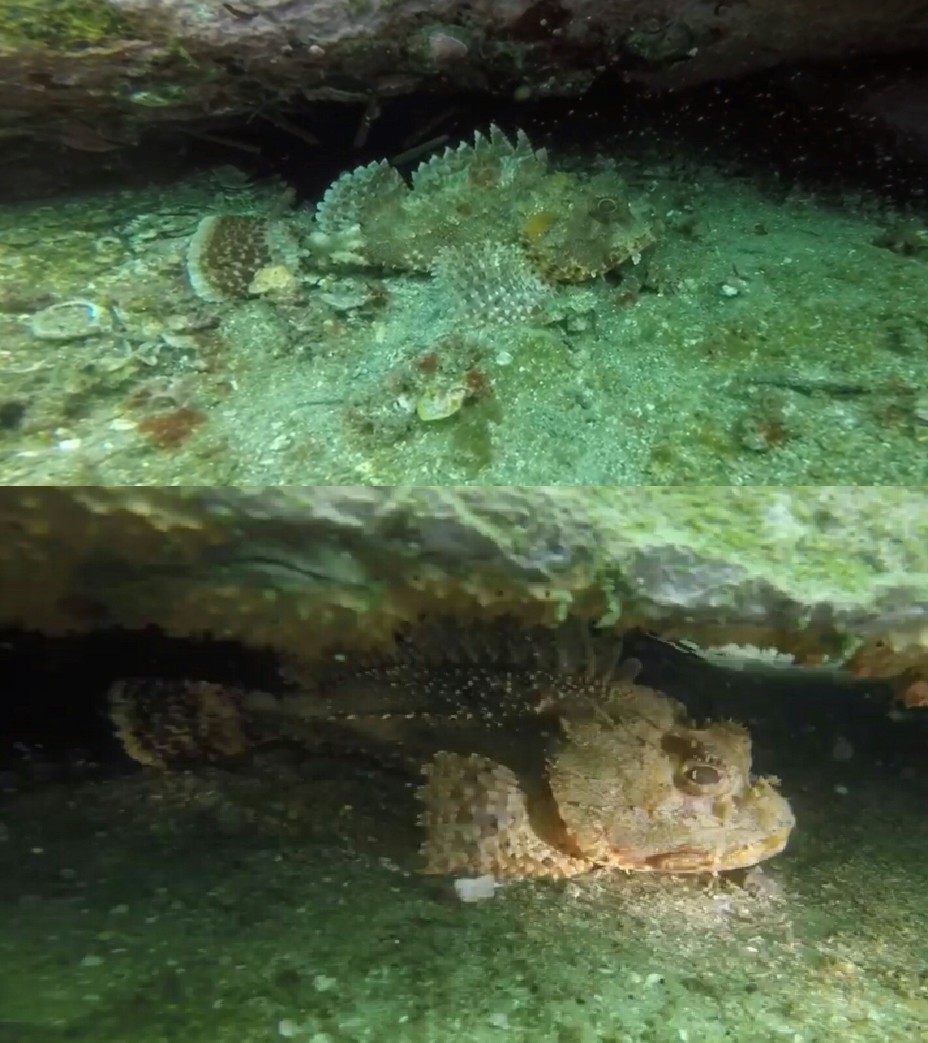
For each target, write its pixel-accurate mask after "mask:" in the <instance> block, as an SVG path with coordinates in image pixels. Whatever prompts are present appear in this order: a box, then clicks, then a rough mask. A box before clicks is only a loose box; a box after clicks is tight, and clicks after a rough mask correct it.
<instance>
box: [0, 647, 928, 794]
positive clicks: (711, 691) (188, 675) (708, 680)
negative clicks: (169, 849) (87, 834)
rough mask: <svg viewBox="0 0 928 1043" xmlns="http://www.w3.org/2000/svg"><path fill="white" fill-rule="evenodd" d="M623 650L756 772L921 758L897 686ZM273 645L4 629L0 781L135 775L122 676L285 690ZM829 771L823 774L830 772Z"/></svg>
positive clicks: (920, 740)
mask: <svg viewBox="0 0 928 1043" xmlns="http://www.w3.org/2000/svg"><path fill="white" fill-rule="evenodd" d="M623 645H624V649H625V654H627V655H630V656H633V657H635V658H637V659H639V660H640V661H641V663H642V671H641V674H640V677H639V681H640V683H643V684H646V685H649V686H651V687H654V688H657V689H659V690H661V691H663V692H665V693H667V694H668V695H671V696H673V697H674V698H677V699H679V700H680V701H681V702H683V703H684V705H685V706H686V707H687V710H688V711H689V713H690V715H691V716H692V717H693V718H694V719H696V720H708V719H722V718H728V717H730V718H732V719H734V720H737V721H739V722H741V723H743V724H745V725H746V726H747V727H748V729H749V731H750V733H751V736H752V738H753V750H754V768H755V770H756V771H757V772H758V773H761V774H764V773H773V774H776V775H779V776H781V777H782V779H783V781H784V786H785V787H786V788H787V789H788V788H789V784H790V778H791V776H793V775H794V774H795V777H796V778H797V780H798V779H801V778H802V776H803V775H804V770H803V769H804V768H805V767H806V766H807V765H808V763H810V762H814V763H816V764H817V765H819V766H822V765H826V766H828V765H831V767H833V769H834V772H835V774H836V778H837V777H838V776H839V775H842V776H843V775H846V774H847V771H848V769H849V768H853V769H854V772H855V774H860V775H866V773H867V772H869V771H871V770H872V771H877V772H879V773H881V774H883V773H889V774H891V775H893V776H895V777H898V778H899V780H900V783H904V782H905V781H906V780H907V779H909V778H911V777H912V776H913V773H914V772H915V771H916V768H917V766H918V765H919V764H921V763H922V761H923V758H924V749H925V743H926V740H928V734H926V733H928V714H923V713H922V714H920V713H918V712H917V711H913V712H909V713H906V714H903V713H901V712H899V711H898V710H896V709H894V708H893V706H894V704H893V697H892V689H891V687H890V685H889V684H886V683H883V682H879V681H855V680H853V679H850V678H848V677H846V676H844V675H842V674H841V673H840V672H834V671H826V670H821V669H816V668H808V669H806V668H800V667H777V668H773V667H769V666H767V667H757V668H751V667H747V668H741V669H731V668H725V667H720V666H718V665H716V664H714V663H710V662H708V661H706V660H704V659H702V658H701V657H699V656H697V655H694V654H693V653H692V652H690V651H688V650H684V649H680V648H677V647H675V646H672V645H670V644H667V643H665V642H662V641H660V640H658V639H656V638H654V637H652V636H650V635H648V634H645V633H639V632H633V633H631V634H628V635H626V636H625V638H624V639H623ZM279 668H280V663H279V660H278V656H277V655H276V653H275V652H274V651H273V650H270V649H259V648H250V647H248V646H246V645H244V644H242V643H240V642H237V641H229V640H217V639H212V638H210V637H208V636H204V637H202V638H197V639H189V638H177V637H171V636H168V635H166V634H165V633H164V632H163V631H161V630H159V629H158V628H156V627H149V628H146V629H143V630H126V629H119V628H109V629H103V630H100V631H96V632H93V633H89V634H85V635H66V636H49V635H45V634H41V633H37V632H34V631H24V630H15V629H7V630H5V631H3V632H2V633H0V690H2V692H3V697H2V699H0V780H2V784H3V785H17V784H18V783H19V782H20V781H27V782H29V783H40V782H45V781H49V782H52V781H54V782H60V781H62V780H68V779H72V778H73V779H78V778H84V777H88V776H90V777H95V776H98V775H104V776H106V775H109V774H114V773H115V774H119V773H122V772H125V771H129V770H134V762H132V761H131V760H130V759H129V758H128V756H127V755H126V754H125V753H124V751H123V750H122V748H121V745H120V743H119V742H118V740H117V738H116V736H115V735H114V732H113V729H112V725H111V723H110V721H109V718H108V713H107V705H106V693H107V690H108V689H109V687H110V686H111V685H112V684H113V682H114V681H117V680H119V679H120V678H125V677H153V678H161V679H168V680H170V679H194V680H204V681H210V682H213V683H219V684H227V685H232V686H236V687H240V688H245V689H260V690H264V691H268V692H272V693H275V694H278V695H279V694H281V693H283V692H285V691H286V690H287V689H288V688H292V685H288V684H287V683H286V682H285V681H284V679H283V678H282V676H281V673H280V669H279ZM828 770H829V769H828V768H827V767H826V774H827V773H828Z"/></svg>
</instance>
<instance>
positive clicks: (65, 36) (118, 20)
mask: <svg viewBox="0 0 928 1043" xmlns="http://www.w3.org/2000/svg"><path fill="white" fill-rule="evenodd" d="M131 32H132V21H131V19H129V18H127V17H126V16H125V15H124V14H123V13H122V12H120V11H118V10H117V9H116V8H115V7H114V6H113V4H111V3H108V2H107V0H54V2H53V3H49V0H5V2H4V3H3V5H2V7H0V41H2V42H5V43H9V44H16V45H20V46H21V45H23V44H30V43H32V44H44V45H46V46H48V47H54V48H56V49H58V50H64V51H70V50H81V49H82V48H85V47H99V46H101V45H104V44H107V43H110V42H115V41H117V40H120V39H125V38H127V37H129V36H131Z"/></svg>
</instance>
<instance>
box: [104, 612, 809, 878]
mask: <svg viewBox="0 0 928 1043" xmlns="http://www.w3.org/2000/svg"><path fill="white" fill-rule="evenodd" d="M637 668H638V664H637V663H636V662H634V661H629V660H624V661H623V659H622V655H621V640H620V638H619V637H618V636H617V635H616V634H614V633H611V632H606V631H595V630H591V629H590V628H588V627H587V626H586V625H585V624H583V623H579V622H576V621H573V622H569V623H567V624H563V625H561V626H559V627H556V628H545V627H534V628H524V627H521V626H519V625H518V624H516V623H515V622H511V621H507V620H499V621H496V622H493V623H481V624H472V625H464V624H456V623H445V622H441V621H439V622H438V623H435V624H430V625H420V626H417V627H414V628H411V629H409V630H407V631H405V632H403V633H401V634H399V635H397V639H396V641H395V643H394V645H393V646H392V647H391V648H390V649H388V650H386V651H384V652H382V653H381V652H378V653H365V654H355V653H352V652H350V651H344V652H341V653H334V654H333V655H331V656H329V657H327V658H326V659H325V660H324V661H322V662H319V663H318V664H316V666H315V668H314V669H313V670H312V671H311V673H310V678H309V683H308V684H307V685H306V686H305V687H304V689H303V690H302V691H300V692H298V693H294V694H290V695H285V696H282V697H278V696H273V695H268V694H266V693H255V692H242V691H236V690H232V689H226V688H224V687H223V686H218V685H210V684H208V683H206V682H181V683H178V682H167V681H163V682H157V681H155V682H152V681H146V680H139V679H132V680H127V681H123V682H118V683H117V685H115V686H114V689H113V691H112V693H111V699H110V703H111V707H112V712H113V719H114V721H115V723H116V726H117V731H118V732H119V734H120V735H121V737H122V738H123V742H124V745H125V747H126V749H127V751H128V752H129V753H130V754H131V755H133V756H134V757H135V758H136V759H137V760H140V761H142V762H144V763H148V764H156V765H159V766H162V767H169V766H172V765H173V764H176V763H191V762H194V763H195V762H196V761H197V760H198V759H199V760H200V761H203V760H217V759H227V758H235V757H237V756H242V755H245V754H246V753H247V751H248V749H249V748H251V747H252V746H254V745H256V744H257V745H260V744H264V743H268V742H279V741H287V742H298V743H301V744H310V745H311V744H312V743H313V742H314V741H318V740H319V737H320V736H322V735H325V736H326V737H327V740H328V741H331V738H332V736H333V734H334V735H341V736H343V737H345V739H346V744H345V749H346V751H348V750H349V749H350V747H351V745H352V744H361V745H363V746H364V747H365V748H366V749H368V750H370V749H375V750H376V749H378V748H379V749H382V750H384V751H388V750H389V751H392V754H393V755H398V756H400V758H401V759H402V760H403V761H404V762H405V763H406V764H407V765H413V766H415V767H416V768H417V769H418V770H420V771H421V776H422V782H421V785H420V788H419V797H420V799H421V806H422V814H421V823H422V826H423V829H424V842H423V846H422V854H423V858H424V870H425V872H428V873H441V874H444V873H447V874H458V875H461V874H471V873H474V874H477V875H483V874H492V875H493V876H495V877H497V878H519V877H545V876H548V877H564V876H573V875H578V874H580V873H584V872H587V871H589V870H591V869H594V868H597V867H602V868H609V869H621V870H625V871H631V872H657V873H705V872H710V873H714V872H719V871H724V870H730V869H738V868H743V867H745V866H750V865H754V864H756V863H757V862H760V861H763V860H765V859H767V858H770V857H771V856H773V855H775V854H778V853H779V852H780V851H782V850H783V848H784V847H785V845H786V842H787V840H788V837H789V834H790V831H791V830H792V827H793V825H794V818H793V815H792V811H791V810H790V807H789V804H788V802H787V800H786V799H785V798H784V797H783V796H782V795H781V794H780V793H779V791H778V788H777V782H776V780H775V779H772V778H756V777H754V776H753V775H752V773H751V739H750V736H749V734H748V732H747V731H746V730H745V729H744V728H743V727H741V726H740V725H738V724H735V723H733V722H730V721H724V722H708V723H696V722H694V721H693V720H691V719H690V718H689V716H688V715H687V712H686V709H685V707H684V706H683V704H682V703H680V702H679V701H678V700H676V699H673V698H671V697H670V696H668V695H665V694H664V693H662V692H659V691H657V690H656V689H653V688H649V687H647V686H645V685H642V684H639V683H637V681H636V679H635V675H636V672H637ZM333 727H334V728H335V731H334V732H333V731H332V728H333ZM346 755H347V753H346Z"/></svg>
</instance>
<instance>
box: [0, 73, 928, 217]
mask: <svg viewBox="0 0 928 1043" xmlns="http://www.w3.org/2000/svg"><path fill="white" fill-rule="evenodd" d="M923 65H924V59H923V57H922V56H921V55H919V54H912V55H905V54H903V55H895V56H892V57H889V58H880V57H875V58H860V59H856V58H855V59H851V60H848V61H843V62H836V63H832V64H818V65H807V66H784V67H781V68H775V69H773V70H770V71H766V72H763V73H758V74H754V75H751V76H747V77H744V78H742V79H738V80H733V81H729V82H720V83H708V84H705V85H701V86H699V87H695V88H688V89H685V90H677V91H666V92H660V93H659V92H656V91H653V90H651V89H649V88H647V87H646V86H643V85H642V84H640V83H636V82H634V81H633V80H628V79H627V78H625V77H623V76H619V75H616V74H614V73H606V74H604V75H602V76H601V77H600V78H599V79H598V80H597V81H596V83H595V84H594V85H593V87H592V88H591V89H590V90H588V91H587V92H586V93H584V94H583V95H581V96H579V97H563V98H559V97H549V98H541V99H531V100H513V99H512V98H507V97H499V96H496V95H492V94H489V93H484V92H472V93H442V92H441V91H435V92H431V93H425V92H419V93H413V94H409V95H405V96H402V97H397V98H388V99H384V100H383V101H382V104H381V107H380V113H379V115H378V116H377V118H376V119H374V120H373V121H371V122H370V124H369V126H368V125H367V124H366V123H365V106H364V105H357V104H349V103H344V102H318V101H317V102H313V103H308V102H305V101H304V102H302V103H301V102H299V101H296V100H294V101H292V102H289V101H286V100H282V101H280V103H279V104H278V105H276V106H264V107H262V108H260V109H258V110H257V111H256V112H254V113H250V114H248V115H245V116H232V117H204V118H203V119H201V120H194V121H191V122H188V123H184V124H175V123H161V124H159V123H153V124H152V125H150V126H148V127H146V128H144V129H142V130H141V131H140V133H139V137H138V142H137V144H135V145H134V146H114V148H113V149H112V151H102V152H89V151H88V152H82V151H79V150H75V149H74V148H69V147H66V146H64V145H60V144H57V143H52V142H49V141H44V140H35V141H32V140H30V139H27V138H18V139H14V140H13V141H12V143H10V144H9V145H8V148H7V150H6V154H5V157H4V161H3V163H2V164H0V195H3V196H7V197H10V198H30V197H33V196H35V195H39V196H42V195H54V194H56V193H57V192H73V191H84V190H90V191H93V190H97V189H99V188H101V187H103V186H106V185H108V184H109V185H120V186H130V185H132V184H145V183H149V182H151V181H152V180H153V179H154V180H157V181H165V182H170V181H171V180H173V179H175V178H178V177H183V176H186V175H188V174H190V173H192V172H194V171H197V170H201V169H205V168H211V167H216V166H222V165H231V166H234V167H237V168H238V169H240V170H242V171H243V172H245V173H247V174H249V175H251V176H253V177H256V178H259V179H260V178H265V177H270V176H278V177H280V178H281V179H282V180H283V181H284V182H286V183H287V184H288V185H290V186H292V187H293V189H294V190H295V192H296V195H297V198H298V200H300V201H314V200H316V199H318V198H319V197H320V196H321V194H322V192H323V191H324V189H325V188H326V187H327V186H328V185H329V184H330V183H331V182H332V180H334V178H335V177H337V176H338V174H339V173H341V172H342V171H343V170H346V169H352V168H353V167H356V166H359V165H362V164H365V163H368V162H370V161H372V160H379V159H383V158H389V159H391V160H394V159H397V158H398V157H399V158H400V159H402V157H403V156H404V155H407V154H408V155H409V157H410V158H409V160H408V162H407V163H405V164H404V163H403V162H400V164H399V166H400V169H404V168H405V169H410V168H411V167H413V166H415V164H416V163H418V162H419V161H420V160H421V159H422V158H425V157H427V156H428V155H429V154H431V153H432V152H434V151H436V150H440V149H441V148H442V147H444V146H445V145H456V144H457V143H458V142H460V141H468V140H471V139H472V137H473V133H474V131H475V129H480V128H486V127H487V126H488V125H489V124H490V123H493V122H495V123H498V124H499V125H500V126H501V127H502V128H503V129H504V130H506V131H507V132H513V131H514V130H515V129H516V128H521V129H523V130H525V131H526V133H527V134H528V135H529V137H530V138H531V140H532V141H533V143H534V144H536V145H547V146H549V147H553V148H555V149H558V148H561V149H566V150H569V151H571V152H576V153H578V154H580V155H583V154H584V152H586V151H589V152H604V153H608V154H614V155H621V154H622V152H623V151H631V150H634V151H635V152H639V153H640V152H642V150H647V149H648V148H650V147H651V146H652V145H653V147H654V150H655V158H656V160H659V159H661V158H663V159H664V160H666V159H667V158H668V157H672V155H673V152H674V151H676V153H677V154H678V155H679V156H680V157H690V158H692V159H696V160H703V161H707V162H712V163H715V164H718V165H719V166H720V167H722V168H723V169H725V170H727V171H729V172H730V173H732V174H734V175H735V176H743V177H748V178H760V179H767V180H769V181H770V182H771V189H772V190H777V186H780V188H781V189H782V191H789V190H790V189H791V188H794V187H796V186H801V187H803V188H806V189H809V190H816V189H820V190H826V191H829V192H842V191H846V192H855V191H861V190H868V191H872V192H875V193H877V194H878V195H880V196H884V197H886V198H889V199H894V200H896V201H897V202H903V203H904V202H921V201H923V200H924V195H925V187H924V186H925V180H924V176H923V175H924V168H925V165H926V163H928V145H926V140H924V138H925V135H928V130H926V131H925V135H922V134H921V133H920V132H919V133H915V134H914V135H913V134H912V133H910V132H907V131H906V130H900V129H899V127H898V126H896V125H894V122H893V120H892V119H885V118H884V116H885V114H884V113H880V112H878V111H874V110H873V109H872V107H871V106H869V104H865V103H861V98H862V97H863V96H864V95H867V94H868V93H871V92H872V93H874V94H878V93H879V90H880V89H881V88H882V86H883V85H884V84H893V83H896V82H906V80H907V78H909V77H911V78H912V79H913V80H915V79H917V77H918V73H919V70H920V69H921V68H923ZM904 115H905V114H903V116H904ZM909 131H911V128H909ZM430 143H431V147H428V146H429V145H430ZM420 146H421V148H420Z"/></svg>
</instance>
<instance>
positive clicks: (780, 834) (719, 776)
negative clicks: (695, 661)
mask: <svg viewBox="0 0 928 1043" xmlns="http://www.w3.org/2000/svg"><path fill="white" fill-rule="evenodd" d="M562 724H563V732H564V741H563V743H562V744H561V745H560V746H559V748H558V749H557V750H556V751H555V752H554V753H553V754H552V756H551V758H550V759H549V763H548V782H549V785H550V788H551V793H552V796H553V798H554V801H555V803H556V804H557V808H558V812H559V814H560V816H561V818H562V820H563V822H564V826H565V828H566V831H567V834H568V836H569V837H570V841H571V844H572V846H573V847H575V849H576V850H577V851H578V853H579V854H580V855H581V856H582V857H584V858H587V859H589V860H590V861H593V862H595V863H597V864H599V865H603V866H608V867H610V868H617V869H624V870H628V871H635V872H656V873H714V872H719V871H724V870H731V869H740V868H744V867H746V866H752V865H755V864H756V863H758V862H761V861H764V860H765V859H767V858H770V857H772V856H773V855H776V854H778V853H779V852H780V851H782V850H783V848H784V847H785V846H786V842H787V840H788V838H789V834H790V831H791V830H792V827H793V825H794V821H795V820H794V818H793V813H792V811H791V809H790V806H789V803H788V801H787V800H786V798H785V797H783V796H782V795H781V794H780V792H779V790H778V788H777V785H778V784H777V780H775V779H773V778H769V777H765V778H756V777H754V776H753V775H752V774H751V738H750V735H749V734H748V732H747V731H746V729H744V728H743V727H741V726H740V725H738V724H735V723H734V722H731V721H725V722H712V723H708V724H704V725H699V726H697V725H695V724H693V723H692V722H690V721H689V720H688V719H687V717H686V713H685V710H684V708H683V706H682V705H681V704H680V703H678V702H677V701H676V700H674V699H671V698H670V697H668V696H666V695H664V694H663V693H661V692H657V691H655V690H654V689H650V688H645V687H644V686H640V685H625V686H623V687H622V688H621V689H620V690H618V691H616V692H614V693H613V694H612V696H611V698H610V699H609V700H608V701H607V702H605V703H604V704H603V705H602V706H601V707H599V708H597V710H596V711H595V712H593V713H586V714H584V715H579V716H574V717H573V718H570V719H566V720H564V721H563V722H562Z"/></svg>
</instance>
